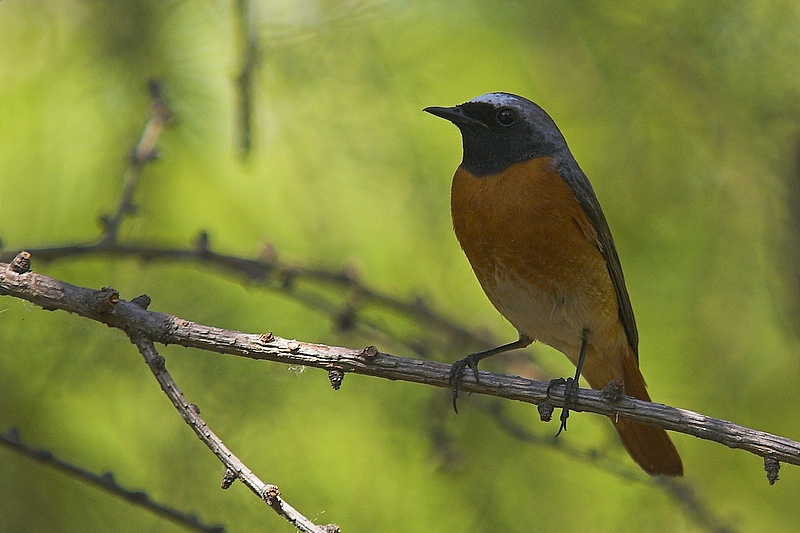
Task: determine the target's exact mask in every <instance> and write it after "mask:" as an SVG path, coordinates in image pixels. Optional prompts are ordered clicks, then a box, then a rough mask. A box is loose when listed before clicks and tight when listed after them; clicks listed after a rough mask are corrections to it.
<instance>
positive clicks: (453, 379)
mask: <svg viewBox="0 0 800 533" xmlns="http://www.w3.org/2000/svg"><path fill="white" fill-rule="evenodd" d="M473 355H475V354H470V355H468V356H466V357H465V358H464V359H459V360H458V361H456V362H455V363H453V365H452V366H451V367H450V381H449V383H450V385H452V386H453V410H454V411H455V412H456V414H458V406H457V400H458V385H459V383H461V380H462V379H463V377H464V370H466V368H467V367H469V368H470V369H471V370H472V375H473V376H475V381H476V382H479V379H478V361H480V359H478V358H475V357H473Z"/></svg>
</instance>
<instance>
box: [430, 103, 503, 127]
mask: <svg viewBox="0 0 800 533" xmlns="http://www.w3.org/2000/svg"><path fill="white" fill-rule="evenodd" d="M423 111H425V112H427V113H430V114H431V115H435V116H437V117H439V118H443V119H445V120H449V121H450V122H452V123H453V124H455V125H456V126H478V127H481V128H488V127H489V126H487V125H486V124H484V123H483V122H481V121H480V120H478V119H475V118H472V117H471V116H469V115H467V114H465V113H464V111H463V110H462V109H461V108H460V107H458V106H455V107H426V108H425V109H423Z"/></svg>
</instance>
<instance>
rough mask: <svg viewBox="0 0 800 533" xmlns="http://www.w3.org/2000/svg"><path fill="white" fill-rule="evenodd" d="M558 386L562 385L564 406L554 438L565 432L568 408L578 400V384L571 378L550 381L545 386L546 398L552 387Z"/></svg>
mask: <svg viewBox="0 0 800 533" xmlns="http://www.w3.org/2000/svg"><path fill="white" fill-rule="evenodd" d="M560 385H564V406H563V407H562V408H561V416H560V417H559V420H560V421H561V425H560V426H559V427H558V432H557V433H556V437H558V436H559V435H561V432H562V431H566V430H567V419H568V418H569V406H570V404H571V403H573V402H574V401H575V400H577V398H578V382H577V381H576V380H575V379H573V378H566V379H564V378H556V379H553V380H550V383H549V384H548V385H547V396H548V397H549V396H550V389H552V388H553V387H557V386H560Z"/></svg>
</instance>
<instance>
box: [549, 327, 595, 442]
mask: <svg viewBox="0 0 800 533" xmlns="http://www.w3.org/2000/svg"><path fill="white" fill-rule="evenodd" d="M588 346H589V330H588V329H584V330H583V333H582V338H581V352H580V355H579V356H578V364H577V365H575V377H574V378H567V379H564V378H556V379H554V380H551V381H550V384H549V385H548V386H547V395H548V396H550V389H551V388H553V387H554V386H557V385H564V406H563V407H562V408H561V417H560V420H561V425H560V426H559V428H558V432H557V433H556V437H558V436H559V435H561V432H562V431H566V430H567V419H568V418H569V406H570V404H571V403H572V402H574V401H575V400H576V399H577V396H578V388H579V380H580V377H581V369H582V368H583V362H584V360H586V348H588Z"/></svg>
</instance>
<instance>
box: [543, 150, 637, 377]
mask: <svg viewBox="0 0 800 533" xmlns="http://www.w3.org/2000/svg"><path fill="white" fill-rule="evenodd" d="M570 160H571V161H570ZM558 170H559V173H560V174H561V176H562V177H563V179H564V181H566V182H567V185H569V186H570V188H571V189H572V191H573V192H574V193H575V198H576V199H577V200H578V203H579V204H580V205H581V207H582V208H583V210H584V212H586V216H587V217H588V218H589V221H590V222H591V223H592V226H594V229H595V231H596V232H597V238H598V240H599V248H600V252H601V253H602V254H603V258H604V259H605V260H606V266H607V267H608V274H609V275H610V276H611V281H612V283H613V284H614V290H615V291H616V293H617V302H618V305H619V318H620V320H622V326H623V328H624V329H625V335H626V336H627V337H628V342H629V343H630V345H631V348H633V354H634V356H635V357H636V360H637V361H638V360H639V333H638V331H637V330H636V319H635V318H634V317H633V307H631V299H630V297H629V296H628V289H627V288H625V276H623V275H622V265H621V264H620V262H619V256H618V255H617V248H616V246H614V239H613V238H612V237H611V229H609V227H608V222H606V217H605V215H603V210H602V209H601V208H600V203H599V202H598V201H597V196H595V194H594V189H592V185H591V184H590V183H589V179H588V178H587V177H586V175H585V174H584V173H583V171H582V170H581V169H580V167H578V164H577V163H576V162H575V160H574V159H572V158H571V157H570V158H568V160H566V161H564V160H562V161H561V163H560V164H559V169H558Z"/></svg>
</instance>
